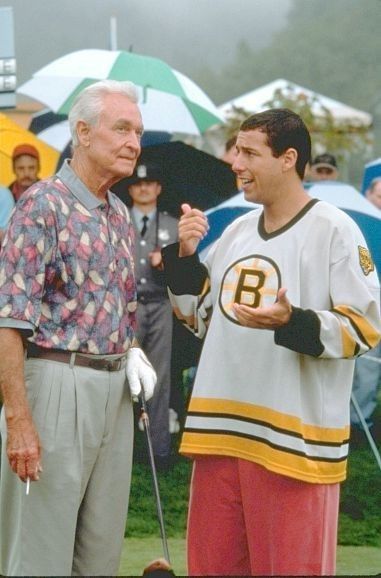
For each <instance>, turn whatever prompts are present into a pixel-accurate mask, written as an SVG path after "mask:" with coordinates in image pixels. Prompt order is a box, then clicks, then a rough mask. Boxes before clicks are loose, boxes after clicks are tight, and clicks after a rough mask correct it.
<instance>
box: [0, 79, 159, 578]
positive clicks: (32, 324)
mask: <svg viewBox="0 0 381 578" xmlns="http://www.w3.org/2000/svg"><path fill="white" fill-rule="evenodd" d="M136 102H137V96H136V90H135V87H134V86H133V85H131V84H130V83H119V82H112V81H102V82H99V83H96V84H93V85H92V86H90V87H88V88H86V89H85V90H84V91H83V92H82V93H81V94H79V96H78V97H77V99H76V101H75V102H74V104H73V106H72V109H71V111H70V114H69V122H70V128H71V132H72V137H73V145H74V152H73V158H72V159H71V161H70V162H66V163H65V164H64V166H63V167H62V169H61V170H60V171H59V172H58V173H57V175H56V176H54V177H53V178H52V179H50V180H47V181H44V182H40V183H37V184H35V185H34V186H33V187H31V188H30V189H29V190H28V191H27V192H26V193H25V194H24V195H23V196H22V198H21V199H20V200H19V202H18V205H17V206H16V209H15V212H14V214H13V216H12V219H11V222H10V225H9V228H8V234H7V237H6V240H5V244H4V247H3V251H2V254H1V259H0V385H1V388H2V393H3V400H4V411H3V414H2V421H1V432H2V436H3V440H4V442H5V443H4V444H3V455H2V472H1V474H2V476H1V487H0V492H1V494H0V498H1V534H0V535H1V554H2V568H1V570H2V574H4V575H7V576H21V575H28V576H56V575H57V576H70V575H80V576H95V575H105V576H111V575H116V573H117V571H118V566H119V559H120V552H121V548H122V543H123V537H124V529H125V518H126V514H127V504H128V494H129V484H130V474H131V462H132V444H133V411H132V396H137V395H139V393H140V392H141V387H143V388H144V390H145V394H146V397H147V398H149V397H150V396H152V394H153V388H154V384H155V379H156V376H155V373H154V371H153V369H152V366H151V365H150V364H149V362H148V360H147V359H146V357H145V355H144V354H143V352H142V351H141V349H139V348H138V347H137V346H136V343H135V341H134V335H135V325H136V323H135V311H136V306H137V302H136V286H135V278H134V269H133V260H132V254H133V237H132V224H131V221H130V218H129V214H128V211H127V209H126V207H125V206H124V204H123V203H122V202H121V201H119V200H118V199H117V198H116V197H115V196H114V195H113V194H111V193H110V191H109V188H110V186H111V185H112V184H114V183H115V182H116V181H118V180H120V179H121V178H122V177H124V176H129V175H131V174H132V172H133V170H134V167H135V163H136V160H137V158H138V155H139V153H140V138H141V135H142V130H143V129H142V120H141V115H140V112H139V109H138V106H137V104H136ZM24 359H25V360H24ZM126 378H127V380H126ZM127 381H128V383H129V388H128V386H127ZM23 482H26V484H24V483H23Z"/></svg>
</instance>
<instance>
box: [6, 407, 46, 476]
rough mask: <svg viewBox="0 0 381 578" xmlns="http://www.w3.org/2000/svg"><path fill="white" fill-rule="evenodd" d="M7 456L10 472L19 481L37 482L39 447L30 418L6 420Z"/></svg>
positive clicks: (39, 467) (39, 466)
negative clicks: (16, 476) (15, 475)
mask: <svg viewBox="0 0 381 578" xmlns="http://www.w3.org/2000/svg"><path fill="white" fill-rule="evenodd" d="M5 415H6V414H5ZM7 456H8V460H9V465H10V467H11V469H12V471H13V472H14V473H15V474H17V475H18V477H19V478H20V480H22V481H23V482H26V480H27V478H30V480H31V481H37V480H39V474H40V472H42V468H41V463H40V458H41V446H40V440H39V437H38V434H37V431H36V428H35V427H34V424H33V421H32V418H31V417H29V416H26V417H17V418H8V419H7Z"/></svg>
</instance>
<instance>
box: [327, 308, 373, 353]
mask: <svg viewBox="0 0 381 578" xmlns="http://www.w3.org/2000/svg"><path fill="white" fill-rule="evenodd" d="M332 311H334V312H335V313H336V315H341V316H342V317H346V319H349V323H350V324H351V325H352V327H353V329H354V330H355V332H356V333H357V335H358V337H359V339H360V341H362V342H363V344H364V345H366V347H368V349H372V345H370V344H369V343H368V342H367V340H366V339H365V337H364V335H363V334H362V331H361V329H360V328H359V327H358V326H357V325H356V323H355V322H354V321H353V319H352V317H351V316H350V315H348V314H347V313H343V312H342V311H336V309H335V308H333V310H332ZM359 349H360V346H359V345H358V344H357V347H356V349H355V355H356V353H358V351H359Z"/></svg>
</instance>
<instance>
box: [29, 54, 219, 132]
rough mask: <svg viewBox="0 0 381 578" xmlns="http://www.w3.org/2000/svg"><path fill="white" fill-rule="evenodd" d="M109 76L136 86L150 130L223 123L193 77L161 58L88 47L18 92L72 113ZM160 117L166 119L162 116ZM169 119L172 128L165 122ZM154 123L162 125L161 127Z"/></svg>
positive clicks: (46, 69)
mask: <svg viewBox="0 0 381 578" xmlns="http://www.w3.org/2000/svg"><path fill="white" fill-rule="evenodd" d="M107 78H109V79H113V80H130V81H131V82H133V83H135V84H136V85H137V87H138V91H139V106H140V108H141V110H142V115H143V121H144V125H145V127H146V128H148V129H149V130H165V131H167V132H184V133H188V134H200V133H202V132H204V131H205V130H207V129H208V128H209V127H211V126H213V125H215V124H221V123H223V122H224V121H223V118H222V115H221V113H220V112H219V111H218V109H217V107H216V106H215V105H214V104H213V102H212V101H211V100H210V98H209V97H208V96H207V94H206V93H205V92H204V91H203V90H202V89H201V88H200V87H199V86H198V85H197V84H196V83H194V82H193V81H192V80H191V79H190V78H188V77H187V76H185V75H184V74H182V73H181V72H178V71H177V70H175V69H173V68H171V67H170V66H169V65H168V64H166V63H165V62H164V61H162V60H159V59H158V58H152V57H150V56H143V55H140V54H135V53H132V52H123V51H120V50H99V49H86V50H79V51H77V52H72V53H70V54H67V55H65V56H62V57H61V58H58V59H57V60H54V61H53V62H51V63H50V64H48V65H47V66H44V67H43V68H41V69H40V70H39V71H37V72H36V73H35V74H34V75H33V78H32V79H31V80H29V81H27V82H26V83H24V84H23V85H22V86H20V87H19V88H18V92H19V93H21V94H25V95H27V96H30V97H32V98H34V99H35V100H39V101H40V102H43V103H44V104H45V105H47V106H48V107H49V108H50V109H51V110H53V111H54V112H57V113H59V114H67V113H68V111H69V109H70V106H71V104H72V102H73V99H74V98H75V97H76V95H77V94H78V93H79V92H80V91H81V90H83V88H85V87H86V86H89V85H90V84H92V83H94V82H96V81H97V80H101V79H107ZM160 115H164V117H165V118H164V119H160V118H158V117H160ZM166 117H168V121H167V126H163V123H164V121H165V119H166ZM147 121H148V122H147ZM155 123H156V124H158V125H160V126H158V127H157V128H156V126H154V125H155Z"/></svg>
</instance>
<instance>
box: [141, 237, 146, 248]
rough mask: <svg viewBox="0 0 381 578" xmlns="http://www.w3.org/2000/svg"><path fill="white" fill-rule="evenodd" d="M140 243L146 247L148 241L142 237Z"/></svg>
mask: <svg viewBox="0 0 381 578" xmlns="http://www.w3.org/2000/svg"><path fill="white" fill-rule="evenodd" d="M140 244H141V246H142V247H145V246H146V245H147V242H146V241H145V240H144V239H141V241H140Z"/></svg>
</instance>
